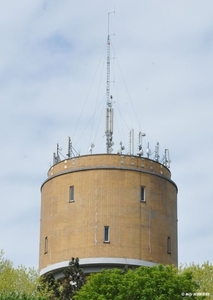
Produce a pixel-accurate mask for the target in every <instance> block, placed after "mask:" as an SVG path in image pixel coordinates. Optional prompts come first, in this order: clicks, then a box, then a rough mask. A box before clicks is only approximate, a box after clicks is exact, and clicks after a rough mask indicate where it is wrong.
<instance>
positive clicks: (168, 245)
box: [167, 236, 171, 254]
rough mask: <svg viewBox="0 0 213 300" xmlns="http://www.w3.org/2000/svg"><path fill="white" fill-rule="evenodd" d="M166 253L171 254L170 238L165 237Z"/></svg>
mask: <svg viewBox="0 0 213 300" xmlns="http://www.w3.org/2000/svg"><path fill="white" fill-rule="evenodd" d="M167 253H168V254H171V238H170V236H168V237H167Z"/></svg>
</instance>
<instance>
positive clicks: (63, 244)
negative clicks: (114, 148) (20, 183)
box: [39, 154, 177, 273]
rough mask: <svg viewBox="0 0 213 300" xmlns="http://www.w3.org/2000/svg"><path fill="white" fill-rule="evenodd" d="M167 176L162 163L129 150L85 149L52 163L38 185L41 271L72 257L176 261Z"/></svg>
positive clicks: (173, 201) (173, 203)
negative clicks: (88, 151) (126, 152)
mask: <svg viewBox="0 0 213 300" xmlns="http://www.w3.org/2000/svg"><path fill="white" fill-rule="evenodd" d="M170 177H171V174H170V171H169V170H168V169H167V168H166V167H165V166H163V165H162V164H160V163H158V162H155V161H152V160H150V159H147V158H141V157H136V156H129V155H116V154H98V155H86V156H79V157H76V158H71V159H68V160H64V161H62V162H60V163H58V164H56V165H54V166H53V167H52V168H51V169H50V170H49V171H48V178H47V180H46V181H45V182H44V183H43V185H42V187H41V195H42V198H41V226H40V256H39V269H40V271H41V273H45V270H47V269H48V268H49V267H50V269H51V266H54V265H57V264H60V262H66V261H69V260H70V259H71V257H79V259H80V262H81V260H84V259H96V260H97V259H98V261H99V262H101V260H102V259H103V261H104V259H105V262H106V261H107V260H106V259H109V258H110V259H111V260H113V262H116V260H117V261H119V259H127V260H128V259H130V260H135V261H145V262H153V263H163V264H176V265H177V186H176V185H175V183H174V182H173V181H172V180H171V178H170ZM70 186H73V187H74V201H73V202H69V199H70ZM141 186H143V187H145V202H142V201H141ZM104 226H109V243H105V242H104ZM169 243H171V249H169V250H171V253H167V252H168V247H169V248H170V245H169ZM53 269H54V267H53Z"/></svg>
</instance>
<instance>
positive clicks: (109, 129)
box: [105, 12, 115, 153]
mask: <svg viewBox="0 0 213 300" xmlns="http://www.w3.org/2000/svg"><path fill="white" fill-rule="evenodd" d="M112 13H115V12H110V13H108V36H107V82H106V130H105V135H106V152H107V153H111V152H112V151H113V148H112V146H113V145H114V143H113V107H112V106H113V97H112V95H110V59H111V57H110V32H109V19H110V14H112Z"/></svg>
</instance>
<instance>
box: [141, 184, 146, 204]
mask: <svg viewBox="0 0 213 300" xmlns="http://www.w3.org/2000/svg"><path fill="white" fill-rule="evenodd" d="M141 202H146V200H145V187H144V186H141Z"/></svg>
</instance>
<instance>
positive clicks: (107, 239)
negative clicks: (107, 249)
mask: <svg viewBox="0 0 213 300" xmlns="http://www.w3.org/2000/svg"><path fill="white" fill-rule="evenodd" d="M104 242H109V226H104Z"/></svg>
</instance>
